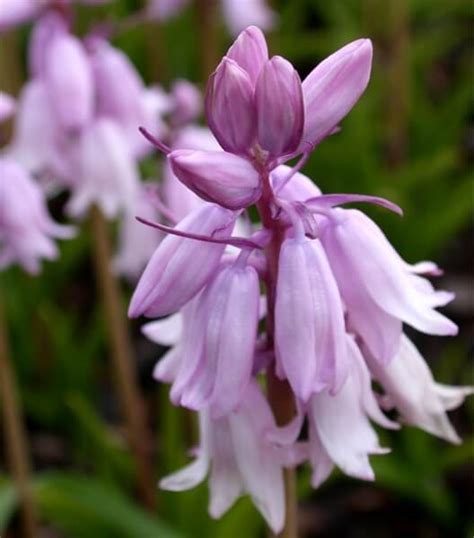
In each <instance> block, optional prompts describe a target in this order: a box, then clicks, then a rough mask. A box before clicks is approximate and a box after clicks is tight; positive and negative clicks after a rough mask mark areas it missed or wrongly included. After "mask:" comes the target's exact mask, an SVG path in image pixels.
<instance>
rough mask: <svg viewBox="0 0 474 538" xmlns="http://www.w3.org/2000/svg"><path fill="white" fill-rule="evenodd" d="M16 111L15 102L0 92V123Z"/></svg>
mask: <svg viewBox="0 0 474 538" xmlns="http://www.w3.org/2000/svg"><path fill="white" fill-rule="evenodd" d="M15 110H16V101H15V99H14V98H13V97H11V96H10V95H8V94H7V93H4V92H0V123H1V122H2V121H5V120H8V119H9V118H11V117H12V116H13V114H14V113H15Z"/></svg>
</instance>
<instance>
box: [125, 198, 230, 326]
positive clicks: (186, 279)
mask: <svg viewBox="0 0 474 538" xmlns="http://www.w3.org/2000/svg"><path fill="white" fill-rule="evenodd" d="M235 219H236V214H235V213H233V212H232V211H229V210H228V209H224V208H222V207H219V206H217V205H213V204H204V205H203V206H202V207H200V208H198V209H197V210H196V211H194V212H193V213H191V214H190V215H188V216H187V217H186V218H185V219H183V220H182V221H181V222H180V223H179V224H178V226H177V227H176V228H177V229H178V230H180V231H183V232H190V233H198V234H202V235H210V236H213V237H214V238H222V237H228V236H230V234H231V233H232V229H233V227H234V223H235ZM224 249H225V245H224V244H217V243H206V242H202V241H196V240H194V239H188V238H184V237H177V236H174V235H169V236H168V237H166V238H165V239H164V241H163V242H162V243H161V244H160V246H159V247H158V248H157V250H156V251H155V253H154V254H153V256H152V258H151V260H150V261H149V263H148V265H147V267H146V268H145V271H144V273H143V275H142V277H141V278H140V281H139V282H138V285H137V288H136V289H135V293H134V294H133V297H132V300H131V303H130V308H129V315H130V316H131V317H138V316H140V315H145V316H148V317H159V316H166V315H168V314H171V313H173V312H176V311H177V310H179V309H180V308H181V307H182V306H183V305H185V304H186V303H187V302H188V301H190V300H191V299H192V298H193V297H194V296H195V295H196V294H197V293H198V292H199V291H200V290H201V289H202V287H203V286H204V285H205V284H206V283H207V282H208V281H209V280H210V278H211V277H212V275H213V274H214V273H215V270H216V268H217V266H218V265H219V261H220V258H221V256H222V253H223V251H224Z"/></svg>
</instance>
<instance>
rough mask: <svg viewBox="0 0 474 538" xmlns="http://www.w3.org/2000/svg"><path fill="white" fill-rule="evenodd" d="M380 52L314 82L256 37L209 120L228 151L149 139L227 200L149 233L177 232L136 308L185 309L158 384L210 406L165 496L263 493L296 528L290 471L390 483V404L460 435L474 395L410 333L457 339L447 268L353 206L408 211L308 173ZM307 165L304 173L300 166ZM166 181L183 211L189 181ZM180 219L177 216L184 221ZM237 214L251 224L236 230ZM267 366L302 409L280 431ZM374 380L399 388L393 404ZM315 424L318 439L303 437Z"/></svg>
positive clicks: (432, 427)
mask: <svg viewBox="0 0 474 538" xmlns="http://www.w3.org/2000/svg"><path fill="white" fill-rule="evenodd" d="M371 58H372V46H371V43H370V41H369V40H367V39H362V40H357V41H355V42H353V43H350V44H348V45H346V46H345V47H343V48H342V49H341V50H340V51H338V52H336V53H335V54H333V55H332V56H331V57H329V58H328V59H327V60H325V61H324V62H322V63H321V64H320V65H319V66H317V67H316V68H315V69H314V70H313V71H312V72H311V74H310V75H309V76H308V77H307V79H306V80H305V81H304V82H303V83H302V84H301V81H300V79H299V76H298V75H297V73H296V71H295V70H294V68H293V67H292V66H291V64H289V63H288V62H287V61H286V60H284V59H283V58H280V57H274V58H272V59H268V50H267V45H266V42H265V38H264V36H263V34H262V33H261V31H260V30H258V29H257V28H254V27H251V28H247V29H246V30H245V31H244V32H242V34H241V35H240V36H239V37H238V38H237V40H236V42H235V43H234V44H233V45H232V47H231V48H230V49H229V51H228V53H227V56H226V57H224V58H223V60H222V62H221V63H220V64H219V66H218V67H217V69H216V72H215V73H214V74H213V75H212V76H211V78H210V81H209V84H208V90H207V95H206V115H207V119H208V123H209V125H210V127H211V130H212V132H213V134H214V136H215V137H216V139H217V141H218V142H219V143H220V145H221V146H222V148H223V150H222V151H219V149H218V148H215V147H198V148H197V149H196V148H194V147H190V146H191V144H190V146H188V147H189V148H190V149H176V148H179V146H178V144H177V142H176V140H172V148H169V147H168V145H167V144H165V143H163V142H161V141H160V140H157V139H155V138H154V137H153V136H152V135H151V134H150V133H147V132H146V131H144V134H145V135H146V137H147V138H148V139H149V140H150V141H152V142H153V143H154V145H155V146H156V147H157V148H158V149H159V150H160V151H162V152H164V153H165V154H166V155H167V156H168V161H169V163H170V165H171V169H172V170H173V171H174V173H175V174H176V176H177V178H178V179H179V181H180V182H181V183H180V185H181V186H182V188H184V186H185V187H187V188H188V189H190V191H193V192H194V193H196V194H197V195H199V196H200V198H202V199H203V200H206V201H211V202H213V204H209V203H204V202H201V205H200V206H198V209H196V210H195V211H193V212H192V213H191V214H189V215H188V216H186V217H185V218H184V220H182V221H181V222H179V223H178V224H177V225H176V226H175V227H174V228H170V227H167V226H165V225H163V224H160V223H150V222H148V224H150V225H151V226H155V227H157V228H158V229H160V230H163V231H165V232H168V233H169V234H170V237H167V238H166V239H165V240H164V241H163V243H162V244H161V246H160V247H159V248H158V250H157V251H156V252H155V254H154V255H153V257H152V259H151V261H150V263H149V264H148V266H147V268H146V269H145V272H144V274H143V276H142V278H141V280H140V282H139V284H138V286H137V289H136V290H135V294H134V296H133V298H132V302H131V305H130V314H131V315H132V316H137V315H140V314H145V315H147V316H149V317H158V316H166V315H169V314H172V315H171V316H169V317H168V318H166V319H164V320H157V321H153V322H152V323H150V324H147V325H146V326H145V327H144V328H143V331H144V333H145V334H146V335H147V336H148V337H149V338H150V339H151V340H153V341H155V342H157V343H160V344H164V345H170V346H172V347H171V349H170V350H169V351H168V352H167V353H166V354H165V356H164V357H163V358H162V359H161V360H160V361H159V362H158V364H157V366H156V368H155V371H154V377H155V379H157V380H160V381H164V382H166V383H170V384H171V391H170V398H171V401H172V402H173V403H174V404H176V405H182V406H185V407H189V408H191V409H194V410H197V411H199V412H200V417H201V446H200V448H199V450H198V452H197V458H196V460H195V461H194V462H193V463H191V464H190V465H189V466H188V467H186V468H184V469H183V470H181V471H179V472H178V473H176V474H174V475H172V476H170V477H167V478H165V479H164V480H163V481H162V482H161V485H162V487H164V488H165V489H170V490H174V491H178V490H183V489H187V488H189V487H193V486H194V485H196V484H197V483H199V482H201V481H202V480H204V478H205V476H206V475H207V474H210V476H209V482H210V490H211V502H210V512H211V515H213V516H214V517H219V516H220V515H221V514H222V513H223V512H224V511H225V510H227V508H229V507H230V506H231V505H232V504H233V502H234V501H235V499H236V498H237V497H238V496H239V495H240V494H241V493H242V492H244V491H246V492H249V493H250V495H251V496H252V499H253V501H254V503H255V505H256V506H257V508H258V509H259V510H260V512H261V513H262V515H263V516H264V518H265V519H266V521H267V522H268V524H269V526H270V527H271V528H272V530H273V531H274V532H279V531H280V530H281V528H282V527H283V523H284V517H285V515H284V506H283V486H282V468H283V467H285V466H290V467H291V466H295V465H297V464H299V463H301V462H302V461H303V460H309V462H310V463H311V465H312V468H313V474H312V480H311V482H312V485H313V486H314V487H317V486H319V484H321V483H322V482H323V481H324V480H325V479H326V478H327V477H328V476H329V474H330V473H331V471H332V469H333V467H334V466H337V467H339V468H340V469H341V470H342V471H343V472H344V473H346V474H348V475H350V476H354V477H358V478H361V479H364V480H373V479H374V472H373V470H372V467H371V464H370V461H369V457H370V456H371V455H372V454H384V453H386V452H387V449H384V448H382V447H381V446H380V444H379V441H378V437H377V434H376V432H375V430H374V428H373V426H372V424H371V421H373V422H376V423H377V424H379V425H381V426H383V427H386V428H392V429H396V428H398V427H399V425H398V424H397V423H395V422H392V421H391V420H389V419H388V418H387V417H386V416H385V415H384V414H383V413H382V411H381V410H380V408H379V405H378V400H379V401H380V402H381V403H382V404H383V405H384V407H385V406H386V407H397V408H398V410H399V411H400V414H401V417H402V420H404V421H405V422H407V423H410V424H416V425H419V426H420V427H422V428H424V429H426V430H427V431H430V432H432V433H434V434H436V435H439V436H443V437H445V438H447V439H448V440H451V441H453V442H457V441H458V438H457V436H456V434H455V432H454V430H453V429H452V426H451V425H450V424H449V421H448V419H447V417H446V410H449V409H452V408H454V407H456V406H458V405H460V403H461V402H462V400H463V398H464V397H465V396H466V395H467V394H470V393H471V392H473V389H471V388H463V387H448V386H445V385H439V384H436V383H435V382H434V380H433V378H432V376H431V374H430V372H429V370H428V369H427V367H426V365H425V364H424V362H423V360H422V358H421V357H420V356H419V354H418V353H417V352H416V350H415V349H414V348H413V346H412V344H410V343H409V341H408V340H407V339H406V337H404V336H403V335H402V325H403V323H408V324H410V325H412V326H413V327H414V328H416V329H418V330H420V331H423V332H426V333H429V334H439V335H453V334H455V333H456V331H457V328H456V326H455V325H454V324H453V323H452V322H451V321H450V320H448V319H447V318H446V317H444V316H443V315H442V314H440V313H439V312H437V311H436V308H438V307H440V306H444V305H445V304H447V303H448V302H449V301H450V300H452V298H453V295H452V294H451V293H449V292H446V291H436V290H435V289H434V287H433V285H432V284H431V283H430V282H429V281H428V280H427V279H426V278H425V276H422V275H431V276H436V275H437V274H439V273H440V270H439V268H438V267H437V266H436V265H435V264H434V263H432V262H427V261H422V262H419V263H417V264H414V265H410V264H408V263H407V262H405V261H404V260H403V259H402V258H401V257H400V256H399V254H398V253H397V252H396V251H395V249H394V248H393V247H392V246H391V245H390V243H389V241H388V239H387V238H386V237H385V236H384V235H383V233H382V232H381V230H380V229H379V228H378V227H377V225H376V224H375V223H374V222H373V221H371V220H370V219H369V218H368V217H366V216H365V215H364V214H363V213H362V212H361V211H359V210H355V209H349V210H345V209H340V208H339V207H338V206H341V205H344V204H347V203H361V202H364V203H372V204H376V205H379V206H381V207H384V208H386V209H389V210H390V211H393V212H395V213H397V214H399V215H402V210H401V209H400V208H399V207H398V206H396V205H395V204H393V203H392V202H389V201H388V200H385V199H382V198H378V197H374V196H370V195H363V194H322V193H321V191H320V190H319V189H318V187H317V186H316V185H314V184H313V183H312V181H311V180H310V179H309V178H308V177H306V176H305V175H303V173H301V170H302V168H303V166H304V164H305V163H306V161H307V159H308V157H309V155H310V152H311V151H312V149H313V148H314V146H315V145H316V144H318V143H320V142H321V141H322V140H323V139H324V138H325V137H326V136H329V135H330V134H331V133H333V132H334V131H335V130H336V129H337V125H338V123H339V122H340V121H341V120H342V119H343V117H344V116H345V115H346V114H347V113H348V112H349V110H350V109H351V108H352V106H354V104H355V103H356V101H357V100H358V99H359V97H360V96H361V94H362V92H363V91H364V89H365V87H366V85H367V83H368V79H369V75H370V68H371ZM195 133H196V135H197V136H196V139H197V140H200V136H198V133H199V131H195ZM191 138H192V137H191ZM192 143H194V142H192ZM182 147H183V148H186V146H185V145H183V146H182ZM298 155H300V158H299V160H298V161H297V162H296V164H295V165H294V166H293V167H289V166H287V165H285V164H284V163H285V161H288V160H290V159H291V158H293V157H296V156H298ZM171 178H172V176H170V179H171ZM174 179H176V178H174ZM165 186H166V188H167V189H168V188H170V192H171V194H172V196H170V197H169V199H170V200H171V199H174V200H175V202H174V203H175V204H176V207H178V206H179V201H176V200H179V197H180V193H179V191H177V190H176V183H175V184H174V185H173V183H172V182H171V183H170V184H169V185H165ZM163 192H166V191H165V189H163ZM194 200H195V201H196V198H194ZM198 203H199V202H198ZM186 204H187V201H186ZM252 206H253V207H252ZM250 207H251V212H247V211H246V210H247V208H250ZM167 213H168V216H167V217H166V218H168V219H169V220H173V217H174V215H175V214H176V213H175V211H174V210H173V212H171V213H169V212H168V211H167ZM256 214H258V215H259V216H260V219H261V223H256V222H255V221H256V219H254V216H255V215H256ZM250 215H252V220H250ZM237 219H239V223H240V224H245V223H246V224H247V225H246V226H241V228H242V231H235V232H234V233H232V232H233V229H234V228H235V229H236V230H237V228H238V227H237V226H234V224H235V223H236V221H237ZM260 289H264V290H265V294H266V308H264V309H262V308H261V307H259V302H260V300H259V293H260V291H259V290H260ZM262 312H263V317H264V318H265V319H264V320H262V319H261V318H262ZM259 314H260V315H259ZM263 321H264V323H263ZM361 350H363V352H364V356H363V355H362V353H361ZM364 358H365V360H366V361H367V364H368V366H367V364H366V362H365V361H364ZM267 372H269V373H271V376H272V377H271V378H269V380H267V381H269V383H268V384H267V387H269V391H270V393H271V396H272V400H274V399H275V396H276V394H277V388H276V385H277V381H276V380H275V379H274V378H273V376H275V375H276V377H277V378H279V379H280V380H283V381H286V382H287V384H286V383H285V384H284V385H285V387H286V388H288V386H289V388H291V390H292V396H293V399H294V402H293V403H294V404H295V406H296V408H297V413H296V416H295V417H294V418H293V419H292V420H290V422H289V423H288V424H286V425H283V426H280V427H278V428H277V427H276V425H275V420H274V418H273V416H272V413H271V411H270V409H269V405H268V403H267V401H266V399H265V398H264V396H263V394H262V393H261V392H260V390H259V385H258V382H259V381H260V380H261V381H262V385H264V384H265V374H266V373H267ZM371 374H372V375H373V377H374V378H375V380H376V381H377V382H378V383H379V384H380V385H381V386H382V387H383V388H384V390H385V392H386V394H385V395H384V396H382V397H380V398H378V400H377V398H376V395H375V392H374V391H373V389H372V379H371ZM284 397H285V400H286V398H287V395H286V394H285V395H284ZM282 401H283V398H281V401H279V405H281V404H282ZM288 411H289V410H288ZM305 418H307V426H308V430H307V431H308V437H309V439H308V441H298V438H299V435H300V434H301V430H302V426H303V423H304V419H305Z"/></svg>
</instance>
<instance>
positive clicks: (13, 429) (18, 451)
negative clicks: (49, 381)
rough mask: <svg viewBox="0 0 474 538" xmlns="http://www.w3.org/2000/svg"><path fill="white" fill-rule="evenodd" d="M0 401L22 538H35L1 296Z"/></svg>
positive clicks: (23, 436)
mask: <svg viewBox="0 0 474 538" xmlns="http://www.w3.org/2000/svg"><path fill="white" fill-rule="evenodd" d="M0 399H1V407H2V420H3V428H4V439H5V447H6V457H7V461H8V467H9V469H10V472H11V474H12V477H13V480H14V481H15V485H16V487H17V490H18V494H19V497H20V506H21V528H22V536H24V538H36V537H37V536H38V534H37V532H36V530H37V525H36V515H35V507H34V502H33V496H32V491H31V484H30V463H29V458H28V448H27V441H26V434H25V429H24V426H23V420H22V412H21V408H20V402H19V398H18V390H17V384H16V379H15V374H14V371H13V366H12V360H11V355H10V349H9V344H8V337H7V326H6V320H5V316H4V312H3V308H2V301H1V297H0Z"/></svg>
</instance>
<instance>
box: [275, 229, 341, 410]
mask: <svg viewBox="0 0 474 538" xmlns="http://www.w3.org/2000/svg"><path fill="white" fill-rule="evenodd" d="M278 265H279V273H278V281H277V289H276V304H275V347H276V355H277V360H278V361H279V362H280V365H281V368H282V371H283V372H284V374H285V377H286V378H287V379H288V381H289V382H290V385H291V387H292V388H293V391H294V392H295V394H296V395H297V397H298V398H300V399H302V400H304V401H307V400H308V399H309V398H310V396H311V395H312V394H313V393H314V392H319V391H321V390H322V389H324V388H325V387H328V388H330V389H331V390H332V391H333V392H336V391H338V390H340V388H341V387H342V385H343V383H344V381H345V378H346V376H347V367H348V364H347V358H346V346H345V344H344V334H345V328H344V313H343V306H342V301H341V299H340V296H339V291H338V289H337V285H336V281H335V279H334V277H333V275H332V273H331V269H330V267H329V263H328V261H327V258H326V255H325V253H324V250H323V248H322V246H321V244H320V243H319V241H317V240H315V241H310V240H308V239H306V238H300V237H296V238H289V239H285V241H284V242H283V245H282V247H281V251H280V259H279V264H278Z"/></svg>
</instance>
